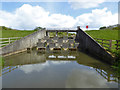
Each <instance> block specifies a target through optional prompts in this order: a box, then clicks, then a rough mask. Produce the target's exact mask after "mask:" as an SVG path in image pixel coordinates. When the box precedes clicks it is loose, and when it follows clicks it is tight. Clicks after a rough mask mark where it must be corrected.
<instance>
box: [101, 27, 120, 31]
mask: <svg viewBox="0 0 120 90" xmlns="http://www.w3.org/2000/svg"><path fill="white" fill-rule="evenodd" d="M102 29H109V28H108V27H106V26H103V27H100V28H99V30H102ZM111 29H112V30H119V29H120V28H119V27H113V28H112V27H111Z"/></svg>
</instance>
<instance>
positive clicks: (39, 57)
mask: <svg viewBox="0 0 120 90" xmlns="http://www.w3.org/2000/svg"><path fill="white" fill-rule="evenodd" d="M50 55H54V56H56V58H49V56H50ZM58 56H75V57H76V58H73V59H71V58H58ZM47 60H52V61H53V60H54V61H73V60H74V61H76V62H77V63H78V64H80V65H81V64H82V65H85V66H89V67H93V68H94V69H95V70H96V71H97V72H98V73H99V74H100V75H101V76H103V77H104V78H105V79H106V80H108V82H110V81H114V82H117V81H118V79H117V78H116V77H115V74H114V71H113V70H112V69H110V66H109V65H107V64H105V63H103V62H100V61H98V60H96V59H94V58H92V57H89V56H88V55H86V54H83V53H80V52H77V51H72V52H67V51H66V52H65V51H64V52H62V51H59V52H45V53H37V52H36V51H32V52H31V53H27V52H24V53H20V54H16V55H12V56H8V57H5V68H4V69H3V70H2V71H3V72H2V74H3V75H4V74H6V73H8V72H11V71H12V70H15V69H17V68H18V67H19V66H21V65H26V64H37V63H45V62H46V61H47Z"/></svg>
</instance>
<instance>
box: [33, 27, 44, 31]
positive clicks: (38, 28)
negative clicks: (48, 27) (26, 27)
mask: <svg viewBox="0 0 120 90" xmlns="http://www.w3.org/2000/svg"><path fill="white" fill-rule="evenodd" d="M42 29H45V28H42V27H36V28H35V29H34V31H38V30H42Z"/></svg>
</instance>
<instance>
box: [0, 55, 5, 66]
mask: <svg viewBox="0 0 120 90" xmlns="http://www.w3.org/2000/svg"><path fill="white" fill-rule="evenodd" d="M1 66H2V67H4V59H3V58H2V57H1V56H0V68H1Z"/></svg>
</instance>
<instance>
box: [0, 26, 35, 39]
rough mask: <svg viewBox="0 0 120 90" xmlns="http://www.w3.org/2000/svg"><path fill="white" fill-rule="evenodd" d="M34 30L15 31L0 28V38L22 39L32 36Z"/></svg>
mask: <svg viewBox="0 0 120 90" xmlns="http://www.w3.org/2000/svg"><path fill="white" fill-rule="evenodd" d="M33 32H35V30H15V29H9V28H5V29H4V28H2V26H0V38H9V37H24V36H27V35H29V34H32V33H33Z"/></svg>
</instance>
